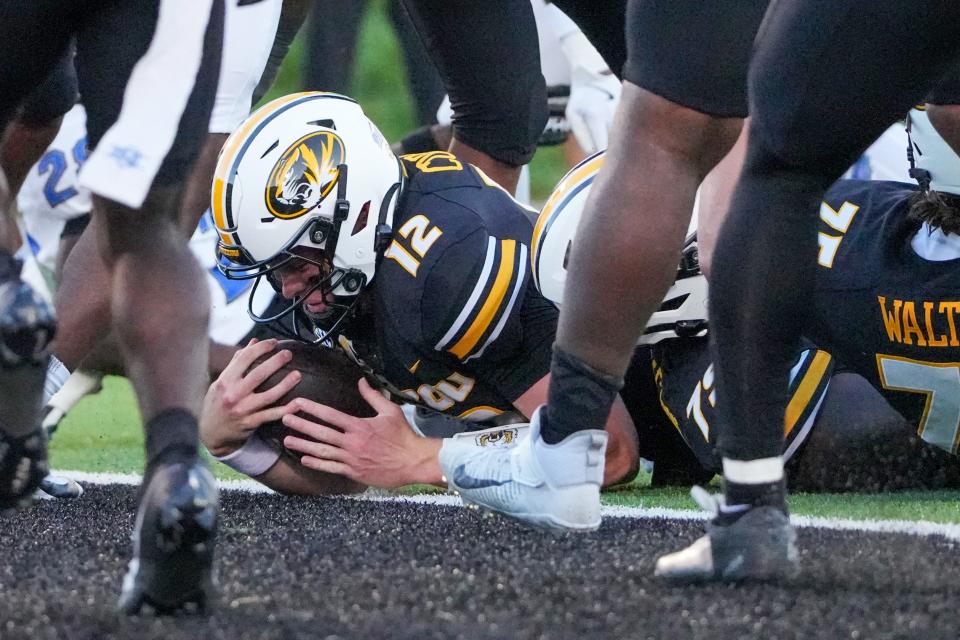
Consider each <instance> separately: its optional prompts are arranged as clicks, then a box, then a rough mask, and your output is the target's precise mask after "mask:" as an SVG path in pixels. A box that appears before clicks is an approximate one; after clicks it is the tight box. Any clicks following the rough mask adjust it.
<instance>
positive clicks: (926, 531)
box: [55, 471, 960, 542]
mask: <svg viewBox="0 0 960 640" xmlns="http://www.w3.org/2000/svg"><path fill="white" fill-rule="evenodd" d="M55 473H56V474H57V475H64V476H67V477H68V478H73V479H74V480H77V481H78V482H81V483H87V484H124V485H138V484H140V476H139V475H137V474H133V473H88V472H86V471H56V472H55ZM217 484H219V485H220V487H221V488H223V489H229V490H235V491H247V492H251V493H272V491H270V489H267V488H266V487H264V486H263V485H262V484H259V483H258V482H254V481H253V480H218V481H217ZM352 499H355V500H370V501H374V502H411V503H414V504H430V505H436V506H442V507H454V506H458V505H459V504H460V498H458V497H457V496H453V495H447V494H421V495H411V496H398V495H393V494H389V493H384V492H379V491H368V492H367V493H365V494H363V495H361V496H355V497H353V498H352ZM602 514H603V515H604V516H605V517H608V518H636V519H651V518H657V519H664V520H706V519H707V518H708V517H709V515H708V514H707V513H705V512H703V511H696V510H693V509H665V508H663V507H623V506H614V505H610V506H604V507H603V508H602ZM790 519H791V520H792V521H793V523H794V524H795V525H797V526H799V527H812V528H815V529H832V530H836V531H869V532H876V533H902V534H907V535H913V536H920V537H926V536H942V537H944V538H946V539H948V540H953V541H957V542H960V524H944V523H939V522H928V521H926V520H916V521H914V520H852V519H849V518H821V517H814V516H802V515H793V516H791V517H790Z"/></svg>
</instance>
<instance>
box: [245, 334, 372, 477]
mask: <svg viewBox="0 0 960 640" xmlns="http://www.w3.org/2000/svg"><path fill="white" fill-rule="evenodd" d="M281 349H286V350H288V351H291V352H292V353H293V358H292V359H291V360H290V362H288V363H287V364H286V365H285V366H283V367H282V368H280V369H279V370H278V371H277V372H276V373H274V374H273V375H272V376H270V377H269V378H267V379H266V380H265V381H264V383H263V384H261V385H260V387H258V389H257V390H258V391H265V390H267V389H269V388H271V387H273V386H274V385H276V384H277V383H279V382H280V381H281V380H283V378H284V377H285V376H286V375H287V374H288V373H289V372H291V371H299V372H300V373H301V375H302V376H303V377H302V378H301V379H300V382H299V384H297V386H295V387H294V388H293V389H291V390H290V391H289V392H287V393H286V394H285V395H284V396H283V397H282V398H280V400H278V401H277V403H276V404H277V405H283V404H286V403H288V402H290V401H291V400H293V399H294V398H309V399H310V400H313V401H315V402H319V403H321V404H325V405H329V406H331V407H334V408H336V409H338V410H340V411H343V412H344V413H349V414H350V415H354V416H358V417H361V418H366V417H372V416H374V415H376V412H375V411H374V410H373V409H372V408H371V407H370V405H368V404H367V403H366V401H365V400H364V399H363V396H361V395H360V390H359V389H357V381H359V380H360V378H361V377H364V372H363V371H362V370H361V369H360V367H359V366H358V365H357V364H356V363H355V362H353V361H352V360H351V359H350V358H349V357H347V355H346V354H344V353H343V352H341V351H338V350H335V349H330V348H327V347H321V346H316V345H310V344H306V343H303V342H298V341H296V340H282V341H280V343H279V344H278V345H277V350H281ZM274 353H276V352H271V353H269V354H267V355H266V356H264V357H262V358H260V359H258V360H257V361H256V362H254V363H253V365H252V366H251V368H253V367H256V366H257V365H258V364H260V363H261V362H263V361H264V360H267V359H268V358H270V356H272V355H273V354H274ZM368 380H369V378H368ZM371 383H373V381H371ZM300 415H303V414H300ZM303 417H304V418H310V416H307V415H303ZM257 432H258V433H259V435H260V436H261V437H262V438H263V439H264V440H266V441H267V442H269V443H270V444H271V446H273V447H275V448H276V449H277V450H278V451H281V452H283V453H285V454H287V455H290V456H292V457H293V458H294V459H299V454H295V453H293V452H291V451H289V450H287V449H286V447H284V446H283V439H284V438H285V437H286V436H288V435H296V436H299V437H301V438H304V437H306V436H304V434H302V433H300V432H298V431H294V430H292V429H290V428H289V427H287V426H286V425H284V424H283V423H282V422H280V421H279V420H276V421H273V422H268V423H265V424H263V425H261V426H260V428H259V429H258V430H257Z"/></svg>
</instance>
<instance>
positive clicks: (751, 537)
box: [654, 487, 799, 584]
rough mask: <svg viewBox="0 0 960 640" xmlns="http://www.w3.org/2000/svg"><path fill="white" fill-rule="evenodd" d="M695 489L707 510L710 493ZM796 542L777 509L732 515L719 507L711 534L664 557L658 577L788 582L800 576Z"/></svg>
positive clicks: (686, 581)
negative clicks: (706, 505)
mask: <svg viewBox="0 0 960 640" xmlns="http://www.w3.org/2000/svg"><path fill="white" fill-rule="evenodd" d="M695 489H699V490H700V492H702V493H701V494H700V495H697V494H696V493H695V492H691V493H694V497H695V499H697V501H698V502H700V503H701V506H705V505H704V498H703V497H704V496H705V495H706V492H705V491H703V490H702V489H700V488H699V487H695ZM796 541H797V534H796V531H794V529H793V525H791V524H790V518H789V517H788V516H787V515H786V514H785V513H784V512H783V511H782V510H781V509H779V508H777V507H773V506H755V507H749V508H746V509H745V510H742V511H733V510H726V509H725V507H724V506H723V505H722V504H716V505H715V509H714V518H713V520H712V521H711V522H710V523H709V524H708V525H707V535H705V536H703V537H701V538H698V539H697V540H696V541H694V542H693V544H691V545H690V546H688V547H686V548H685V549H681V550H680V551H677V552H676V553H671V554H668V555H665V556H662V557H660V558H659V559H658V560H657V565H656V569H655V571H654V574H655V575H656V576H658V577H660V578H663V579H664V580H666V581H668V582H672V583H674V584H690V583H699V582H744V581H778V580H787V579H790V578H792V577H794V576H795V575H796V574H797V573H798V571H799V562H798V558H797V546H796Z"/></svg>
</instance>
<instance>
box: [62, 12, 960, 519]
mask: <svg viewBox="0 0 960 640" xmlns="http://www.w3.org/2000/svg"><path fill="white" fill-rule="evenodd" d="M397 47H398V45H397V43H396V39H395V38H394V36H393V33H392V31H391V29H390V26H389V23H388V21H387V19H386V17H385V13H384V2H383V0H376V1H374V2H371V3H370V11H369V12H368V15H367V18H366V21H365V23H364V29H363V32H362V36H361V42H360V47H359V55H358V69H357V73H356V76H355V79H354V87H353V91H352V93H353V95H354V96H355V97H356V98H357V99H358V100H359V101H360V102H361V104H362V105H363V107H364V109H365V110H366V112H367V114H368V115H369V116H370V117H371V119H373V120H374V121H375V122H376V123H377V124H378V125H379V126H380V127H381V129H382V130H383V132H384V134H385V135H386V136H387V137H388V138H389V139H390V140H396V139H397V138H399V137H400V136H401V135H403V134H404V133H405V132H406V131H408V130H410V129H411V128H412V127H413V115H412V114H413V109H412V105H411V100H410V96H409V94H408V92H407V90H406V88H405V86H404V75H403V73H402V72H401V71H399V67H400V64H401V63H398V62H394V61H397V60H399V59H400V56H399V52H398V49H397ZM301 52H302V47H301V46H300V43H299V42H296V43H294V46H293V49H292V51H291V55H290V57H289V58H288V61H287V63H286V64H285V65H284V68H283V69H281V72H280V75H279V77H278V79H277V82H276V85H275V86H274V88H273V90H272V91H271V93H270V95H269V96H268V99H269V98H272V97H276V96H279V95H283V94H286V93H291V92H294V91H297V90H299V85H298V70H299V68H300V62H301V60H300V58H301ZM384 61H388V62H387V63H385V62H384ZM563 172H564V167H563V164H562V158H561V155H560V151H559V149H557V148H553V149H546V150H543V151H541V152H539V153H538V154H537V157H536V159H535V161H534V162H533V165H532V189H533V195H534V198H535V199H536V200H543V199H544V198H545V197H546V196H547V195H548V194H549V192H550V190H551V189H552V186H553V185H554V184H555V183H556V181H557V180H558V179H559V178H560V176H561V175H562V174H563ZM51 455H52V463H53V464H54V466H55V467H56V468H58V469H70V470H81V471H98V472H125V473H130V472H139V471H140V470H142V468H143V447H142V433H141V430H140V423H139V418H138V416H137V412H136V404H135V402H134V399H133V396H132V394H131V392H130V387H129V385H128V384H127V383H126V382H125V381H124V380H122V379H120V378H108V379H107V380H106V381H105V386H104V390H103V392H102V393H100V394H99V395H98V396H96V397H92V398H87V399H85V400H84V401H83V402H82V403H81V404H80V405H79V406H78V407H77V409H76V410H75V411H74V412H72V413H71V414H70V416H68V418H67V419H66V420H65V421H64V422H63V424H62V425H61V428H60V430H59V431H58V433H57V434H56V436H55V438H54V440H53V444H52V454H51ZM215 466H216V471H217V474H218V475H219V476H220V477H223V478H237V477H240V476H239V475H238V474H236V473H234V472H233V471H231V470H230V469H228V468H226V467H224V466H223V465H219V464H217V465H215ZM645 482H646V478H640V479H639V480H638V481H637V482H635V483H634V484H632V485H630V486H629V487H627V488H625V489H620V490H617V491H614V492H611V493H608V494H606V498H605V500H606V502H607V503H609V504H622V505H642V506H648V507H651V506H663V507H670V508H693V507H694V505H693V502H692V501H691V500H690V498H689V497H688V496H687V492H686V491H683V490H659V489H657V490H655V489H650V488H649V487H647V486H645ZM958 504H960V492H929V493H899V494H887V495H879V496H866V495H843V496H838V495H820V496H810V495H797V496H793V498H792V501H791V506H792V508H793V510H794V511H795V512H796V513H802V514H808V515H818V516H846V517H852V518H894V519H924V520H932V521H938V522H960V507H958Z"/></svg>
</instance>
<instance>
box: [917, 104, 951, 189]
mask: <svg viewBox="0 0 960 640" xmlns="http://www.w3.org/2000/svg"><path fill="white" fill-rule="evenodd" d="M907 136H908V138H909V140H910V148H909V150H908V154H907V158H908V159H909V160H910V175H911V177H913V178H915V179H917V180H921V178H923V179H926V180H929V188H930V189H932V190H933V191H941V192H944V193H952V194H954V195H960V156H958V155H957V153H956V152H955V151H954V150H953V147H951V146H950V144H949V143H947V141H946V140H944V139H943V136H941V135H940V133H939V132H938V131H937V129H936V128H935V127H934V126H933V124H932V123H931V122H930V118H929V117H928V116H927V111H926V109H925V108H918V109H911V110H910V114H909V115H908V116H907ZM917 170H919V171H917ZM924 172H925V175H924Z"/></svg>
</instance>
